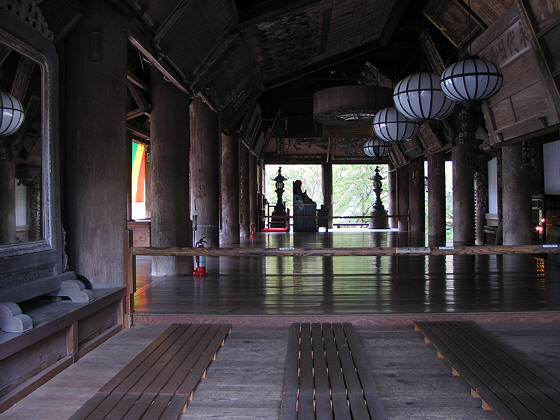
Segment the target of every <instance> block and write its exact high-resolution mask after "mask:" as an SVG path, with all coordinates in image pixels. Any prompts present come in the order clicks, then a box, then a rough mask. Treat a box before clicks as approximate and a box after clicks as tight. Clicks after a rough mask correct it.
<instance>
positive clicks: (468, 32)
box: [39, 0, 513, 155]
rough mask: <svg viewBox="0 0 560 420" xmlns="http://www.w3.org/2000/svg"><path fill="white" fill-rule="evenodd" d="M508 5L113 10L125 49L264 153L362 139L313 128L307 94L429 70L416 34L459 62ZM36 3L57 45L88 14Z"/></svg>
mask: <svg viewBox="0 0 560 420" xmlns="http://www.w3.org/2000/svg"><path fill="white" fill-rule="evenodd" d="M512 2H513V0H494V1H489V0H470V1H467V0H452V1H445V2H443V1H437V0H429V1H417V0H414V1H404V0H399V1H396V0H284V1H281V2H280V1H277V0H112V3H113V4H114V5H115V7H117V8H118V9H119V10H120V11H121V12H122V13H124V14H126V15H127V16H128V17H129V19H128V33H129V39H130V41H131V45H132V46H133V47H134V48H135V49H137V50H138V51H139V52H140V54H141V55H142V56H143V57H144V59H145V60H146V61H150V62H151V64H152V65H155V66H157V67H158V68H159V69H160V70H161V71H162V72H163V73H164V74H165V75H166V77H168V78H169V79H170V80H171V81H172V82H173V83H175V85H176V86H177V87H178V88H180V89H181V90H183V91H184V92H186V93H188V94H190V95H201V96H202V97H203V98H204V99H205V100H206V101H207V102H208V103H209V104H210V106H211V107H213V108H214V109H215V110H216V111H218V112H219V113H220V114H221V124H222V131H224V132H229V131H232V130H238V131H241V133H242V135H243V136H244V139H245V141H246V142H247V143H248V144H249V146H250V147H252V148H253V149H254V150H255V151H256V153H257V154H259V155H263V153H265V151H266V148H267V145H268V144H269V143H270V139H271V138H304V137H305V138H317V139H323V140H316V141H323V142H324V144H323V145H322V146H321V147H322V148H323V149H328V148H329V147H330V146H328V144H330V143H329V140H328V138H332V137H334V138H348V137H364V136H365V135H367V133H365V132H355V131H354V132H344V130H338V131H337V130H335V129H333V128H332V127H324V128H323V127H317V123H314V121H313V119H312V107H313V93H314V92H316V91H318V90H320V89H324V88H327V87H333V86H341V85H355V84H358V83H361V84H375V83H379V82H380V78H381V79H384V80H385V81H386V83H395V82H396V81H398V80H397V79H399V78H402V77H404V76H406V75H408V74H411V73H413V72H416V71H419V70H420V68H421V67H426V66H429V65H430V64H431V65H432V67H433V66H434V65H435V64H434V63H433V61H434V54H431V56H430V55H426V52H425V51H426V46H425V45H424V47H423V46H422V45H421V44H422V43H421V41H420V40H421V36H420V35H421V33H422V32H424V33H425V34H428V35H429V39H430V41H433V43H432V45H433V46H434V50H433V51H432V52H435V53H436V54H435V55H436V56H438V57H439V59H440V61H441V62H443V61H445V60H449V59H452V58H456V56H457V54H458V49H457V48H458V47H461V46H463V45H465V44H466V43H467V42H469V40H470V39H472V37H473V36H474V35H476V33H477V32H480V31H482V30H484V29H485V28H486V27H487V26H488V25H490V24H491V23H492V22H493V21H494V20H495V19H496V18H497V17H498V16H499V14H500V13H503V11H505V10H506V9H507V8H508V7H509V6H511V4H512ZM39 5H40V7H41V9H42V10H43V14H44V15H45V18H46V20H47V22H48V23H49V26H50V28H51V30H52V31H53V33H54V34H55V42H57V43H58V42H61V41H62V40H63V38H64V36H65V35H66V34H67V33H69V32H70V31H71V29H72V27H73V25H76V24H79V23H78V22H79V19H80V18H82V17H83V16H84V15H85V14H87V8H86V7H84V6H83V5H82V4H81V3H80V2H79V1H78V0H42V1H40V2H39ZM467 5H470V6H471V10H472V12H471V14H470V17H469V9H468V6H467ZM423 51H424V52H423ZM329 136H332V137H329ZM331 143H332V142H331ZM269 149H270V147H269Z"/></svg>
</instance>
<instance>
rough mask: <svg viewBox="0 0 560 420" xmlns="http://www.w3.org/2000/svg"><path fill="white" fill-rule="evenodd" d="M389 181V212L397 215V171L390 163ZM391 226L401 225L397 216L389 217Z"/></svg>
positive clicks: (390, 214) (391, 214) (394, 227)
mask: <svg viewBox="0 0 560 420" xmlns="http://www.w3.org/2000/svg"><path fill="white" fill-rule="evenodd" d="M387 181H388V188H389V207H388V210H387V213H389V216H395V215H397V214H398V213H397V211H398V210H397V209H398V206H397V201H398V200H397V171H396V169H395V168H393V165H391V164H389V168H388V170H387ZM389 227H391V228H393V229H396V228H398V227H399V223H398V220H397V218H396V217H389Z"/></svg>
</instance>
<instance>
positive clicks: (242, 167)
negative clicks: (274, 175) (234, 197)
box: [239, 144, 251, 238]
mask: <svg viewBox="0 0 560 420" xmlns="http://www.w3.org/2000/svg"><path fill="white" fill-rule="evenodd" d="M239 186H240V198H239V204H240V209H239V213H240V214H239V217H240V223H241V226H240V235H241V237H243V238H247V237H249V235H250V234H251V231H250V229H251V226H250V216H249V206H250V204H249V200H250V199H249V186H250V183H249V149H247V147H245V146H244V145H243V144H242V145H241V149H240V151H239Z"/></svg>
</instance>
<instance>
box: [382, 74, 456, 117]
mask: <svg viewBox="0 0 560 420" xmlns="http://www.w3.org/2000/svg"><path fill="white" fill-rule="evenodd" d="M393 101H394V102H395V107H396V108H397V110H398V111H399V112H400V113H401V114H403V115H404V116H405V117H407V118H410V119H411V120H415V121H431V120H440V119H443V118H445V117H446V116H449V115H450V114H451V112H452V110H453V107H454V105H455V102H453V101H452V100H451V99H449V98H448V97H447V96H445V94H444V93H443V91H442V90H441V85H440V77H439V76H438V75H437V74H434V73H426V72H422V73H415V74H412V75H410V76H408V77H405V78H404V79H402V80H401V81H400V82H399V83H397V86H395V90H394V91H393Z"/></svg>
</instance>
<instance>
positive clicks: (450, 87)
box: [440, 57, 504, 102]
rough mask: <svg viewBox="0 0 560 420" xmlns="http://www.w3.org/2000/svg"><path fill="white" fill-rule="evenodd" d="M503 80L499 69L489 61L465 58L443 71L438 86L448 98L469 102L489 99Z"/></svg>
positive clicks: (498, 88)
mask: <svg viewBox="0 0 560 420" xmlns="http://www.w3.org/2000/svg"><path fill="white" fill-rule="evenodd" d="M503 80H504V77H503V76H502V72H501V71H500V68H499V67H498V66H496V65H495V64H494V63H492V62H491V61H486V60H482V59H481V58H478V57H467V58H466V59H464V60H462V61H458V62H457V63H455V64H452V65H450V66H449V67H448V68H447V69H445V71H444V72H443V74H442V75H441V81H440V84H441V89H442V90H443V93H445V95H446V96H447V97H448V98H450V99H453V100H454V101H458V102H469V101H475V100H482V99H487V98H489V97H491V96H492V95H494V94H495V93H496V92H498V90H500V88H501V87H502V82H503Z"/></svg>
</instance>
